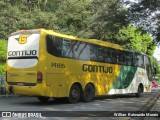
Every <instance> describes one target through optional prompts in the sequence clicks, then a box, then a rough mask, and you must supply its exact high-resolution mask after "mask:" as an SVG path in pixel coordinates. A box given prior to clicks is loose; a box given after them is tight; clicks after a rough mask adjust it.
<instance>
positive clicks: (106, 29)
mask: <svg viewBox="0 0 160 120" xmlns="http://www.w3.org/2000/svg"><path fill="white" fill-rule="evenodd" d="M143 1H144V0H143ZM0 11H1V17H0V23H1V27H0V39H7V37H8V34H10V33H12V32H15V31H17V30H22V29H36V28H45V29H51V30H55V31H57V32H62V33H65V34H69V35H75V36H78V37H84V38H94V39H100V40H104V41H109V42H113V43H118V44H120V45H123V46H124V47H126V48H133V49H134V50H136V51H140V52H144V53H146V54H149V55H152V54H153V50H154V48H155V43H154V42H153V40H152V38H151V37H150V36H149V34H148V33H146V31H145V30H144V29H143V28H142V27H138V28H134V27H132V26H130V25H129V19H128V16H127V9H126V8H125V7H124V5H123V0H54V2H53V0H1V1H0Z"/></svg>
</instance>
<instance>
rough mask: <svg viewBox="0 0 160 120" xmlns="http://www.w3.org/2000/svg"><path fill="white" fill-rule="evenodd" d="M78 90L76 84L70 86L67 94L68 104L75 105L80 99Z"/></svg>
mask: <svg viewBox="0 0 160 120" xmlns="http://www.w3.org/2000/svg"><path fill="white" fill-rule="evenodd" d="M80 93H81V92H80V88H79V86H78V85H77V84H74V85H72V87H71V89H70V93H69V98H68V99H69V102H70V103H77V102H78V101H79V99H80Z"/></svg>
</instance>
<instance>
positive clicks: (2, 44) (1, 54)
mask: <svg viewBox="0 0 160 120" xmlns="http://www.w3.org/2000/svg"><path fill="white" fill-rule="evenodd" d="M6 53H7V42H6V41H5V40H0V63H4V62H5V61H6Z"/></svg>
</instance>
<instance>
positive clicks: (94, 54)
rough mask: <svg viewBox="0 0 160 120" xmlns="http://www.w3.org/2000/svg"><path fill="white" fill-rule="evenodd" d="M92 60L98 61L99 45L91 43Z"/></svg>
mask: <svg viewBox="0 0 160 120" xmlns="http://www.w3.org/2000/svg"><path fill="white" fill-rule="evenodd" d="M90 60H91V61H98V46H96V45H91V44H90Z"/></svg>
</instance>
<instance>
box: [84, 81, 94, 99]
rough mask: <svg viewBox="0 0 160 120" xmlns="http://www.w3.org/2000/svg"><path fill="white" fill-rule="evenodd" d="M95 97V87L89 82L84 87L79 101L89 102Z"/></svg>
mask: <svg viewBox="0 0 160 120" xmlns="http://www.w3.org/2000/svg"><path fill="white" fill-rule="evenodd" d="M94 96H95V85H94V84H93V83H92V82H89V83H87V84H86V85H85V88H84V91H83V92H82V93H81V101H83V102H90V101H92V100H93V98H94Z"/></svg>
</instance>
